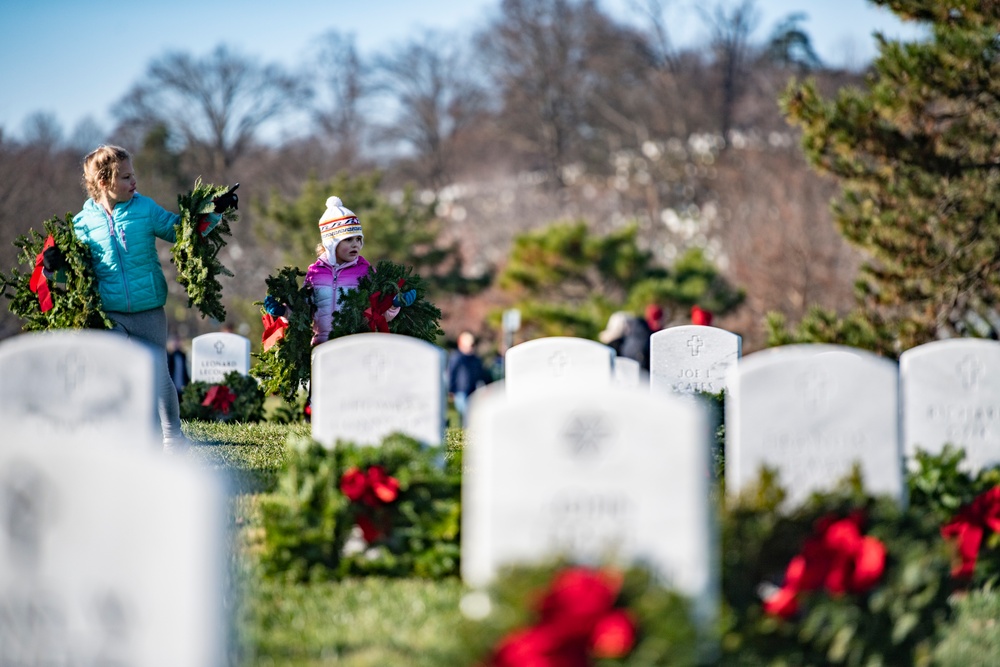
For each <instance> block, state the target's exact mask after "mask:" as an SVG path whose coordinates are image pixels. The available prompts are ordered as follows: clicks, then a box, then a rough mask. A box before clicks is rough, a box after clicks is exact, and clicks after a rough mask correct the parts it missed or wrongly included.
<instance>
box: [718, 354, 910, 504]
mask: <svg viewBox="0 0 1000 667" xmlns="http://www.w3.org/2000/svg"><path fill="white" fill-rule="evenodd" d="M898 378H899V373H898V370H897V366H896V364H895V362H893V361H890V360H888V359H885V358H882V357H878V356H876V355H874V354H872V353H870V352H866V351H864V350H859V349H855V348H849V347H844V346H837V345H790V346H785V347H778V348H774V349H771V350H764V351H762V352H756V353H754V354H752V355H749V356H747V357H744V358H743V359H742V360H741V361H740V363H739V365H737V366H735V367H734V368H733V369H732V370H731V371H730V377H729V379H728V386H729V389H730V392H731V393H730V396H729V399H728V400H727V401H726V491H727V493H730V494H737V493H739V492H740V491H741V490H743V489H744V488H746V487H748V486H750V485H753V484H754V483H756V482H757V480H758V479H759V475H760V471H761V468H762V467H769V468H772V469H775V470H777V472H778V476H779V483H780V484H781V485H782V486H783V487H784V488H785V489H786V491H788V496H787V501H788V503H789V504H790V505H793V506H794V505H795V504H798V503H800V502H801V501H803V500H805V499H806V498H807V497H808V495H809V494H810V493H811V492H813V491H821V490H829V489H830V488H832V487H833V486H834V485H835V484H836V483H837V482H839V481H840V480H842V479H843V478H845V477H846V476H848V475H849V474H850V473H851V470H852V468H853V466H854V465H855V464H858V465H859V466H860V472H861V475H862V480H863V482H864V486H865V488H866V489H867V490H868V491H869V492H871V493H875V494H884V495H888V496H891V497H893V498H895V499H897V500H899V501H901V502H902V501H904V500H905V493H904V486H903V459H902V447H901V445H900V439H899V418H898V414H899V401H898V388H897V383H898Z"/></svg>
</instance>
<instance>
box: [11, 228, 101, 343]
mask: <svg viewBox="0 0 1000 667" xmlns="http://www.w3.org/2000/svg"><path fill="white" fill-rule="evenodd" d="M42 224H43V227H44V230H45V234H42V233H39V232H38V231H36V230H34V229H31V230H29V233H28V235H21V236H18V237H17V239H16V240H15V241H14V246H16V247H17V248H18V251H19V252H18V265H19V266H21V267H24V268H25V269H26V270H27V272H26V273H22V272H21V271H20V270H19V269H18V268H17V267H14V268H12V269H11V271H10V273H9V274H3V273H0V284H2V288H3V294H4V296H6V297H7V298H8V299H9V300H10V303H9V304H8V305H9V307H10V312H12V313H14V314H15V315H17V316H18V317H19V318H21V319H22V320H23V324H22V328H23V330H24V331H44V330H47V329H110V328H111V327H112V323H111V321H110V320H109V319H108V318H107V316H106V315H105V314H104V310H103V308H102V306H101V297H100V294H99V293H98V291H97V279H96V277H95V276H94V271H93V269H92V268H91V263H90V249H89V248H88V247H87V245H86V244H85V243H83V242H82V241H79V240H78V239H77V238H76V234H75V232H74V231H73V214H72V213H67V214H66V216H65V217H64V218H59V217H58V216H55V217H52V218H50V219H48V220H46V221H45V222H44V223H42ZM48 235H51V236H52V238H53V240H54V242H55V246H56V247H57V248H58V249H59V250H60V251H62V253H63V255H65V257H66V267H65V268H64V269H62V270H60V271H59V272H58V273H57V274H56V276H55V277H54V278H55V279H50V280H49V281H48V282H49V289H50V292H51V294H52V304H53V306H52V308H51V309H50V310H48V311H46V312H42V309H41V305H40V304H39V301H38V295H37V294H35V293H34V292H32V291H31V288H30V287H29V282H30V281H31V275H32V273H33V272H34V270H35V258H36V257H37V256H38V254H39V253H40V252H42V246H43V245H44V244H45V240H46V238H47V236H48Z"/></svg>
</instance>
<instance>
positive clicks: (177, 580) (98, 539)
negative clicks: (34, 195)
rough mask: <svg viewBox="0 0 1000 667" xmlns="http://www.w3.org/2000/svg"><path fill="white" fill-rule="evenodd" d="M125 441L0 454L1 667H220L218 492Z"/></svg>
mask: <svg viewBox="0 0 1000 667" xmlns="http://www.w3.org/2000/svg"><path fill="white" fill-rule="evenodd" d="M122 340H123V341H124V339H122ZM126 342H127V341H126ZM127 361H128V360H123V362H122V363H123V364H124V363H127ZM87 381H88V380H84V382H87ZM10 423H11V422H10V421H6V420H5V429H6V426H7V425H9V424H10ZM123 437H125V436H123V435H122V434H121V433H118V432H116V431H114V430H109V431H107V432H95V431H93V430H89V431H88V430H82V429H81V430H80V431H78V432H74V433H73V434H71V435H66V434H63V435H55V434H54V433H52V432H48V433H40V434H37V433H36V434H34V435H33V436H32V437H24V436H23V435H22V436H12V435H11V433H10V432H5V434H4V437H3V438H2V441H0V665H143V666H144V667H177V666H178V665H185V666H186V667H216V666H217V665H222V664H226V655H227V653H228V649H227V647H226V636H227V631H228V628H229V627H230V624H229V623H228V622H226V620H225V608H226V607H225V599H226V597H227V596H226V593H225V590H224V583H223V582H224V572H225V558H226V556H225V554H226V551H225V548H224V544H223V542H224V535H225V532H226V526H225V521H224V512H225V510H224V507H225V500H224V493H223V492H222V489H221V484H219V481H218V480H217V479H215V478H212V477H209V476H208V475H207V473H206V472H205V471H204V470H202V469H199V468H197V467H195V466H193V465H192V464H191V463H189V462H186V461H182V460H174V459H170V458H164V457H163V456H162V455H155V454H152V453H151V452H150V451H141V450H143V449H146V450H148V449H151V448H152V445H153V444H156V445H159V439H158V438H153V437H152V436H144V434H143V433H142V432H140V431H136V432H134V433H132V434H131V436H130V437H128V442H127V443H122V442H116V441H120V440H121V439H122V438H123ZM136 441H139V443H138V445H139V446H138V447H136V446H135V444H136ZM123 444H128V445H132V446H130V447H123V446H122V445H123Z"/></svg>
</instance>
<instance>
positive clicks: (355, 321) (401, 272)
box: [330, 260, 444, 343]
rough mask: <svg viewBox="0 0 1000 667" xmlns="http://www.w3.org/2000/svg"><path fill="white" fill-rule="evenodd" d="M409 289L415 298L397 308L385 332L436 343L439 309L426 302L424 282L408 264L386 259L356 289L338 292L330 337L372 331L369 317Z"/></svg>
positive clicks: (439, 331) (440, 334)
mask: <svg viewBox="0 0 1000 667" xmlns="http://www.w3.org/2000/svg"><path fill="white" fill-rule="evenodd" d="M409 290H416V300H415V301H414V302H413V303H412V304H411V305H409V306H403V307H402V308H400V311H399V314H398V315H396V317H394V318H393V319H392V321H391V322H388V323H387V328H388V333H394V334H402V335H404V336H412V337H414V338H419V339H420V340H425V341H427V342H428V343H436V342H437V339H438V337H439V336H443V335H444V331H442V330H441V328H440V327H439V326H438V322H439V321H440V320H441V310H440V309H439V308H438V307H437V306H435V305H434V304H432V303H431V302H430V301H427V298H426V296H427V283H426V282H425V281H424V280H423V279H422V278H421V277H420V276H418V275H416V274H414V273H413V268H412V267H407V266H403V265H401V264H396V263H395V262H392V261H389V260H380V261H379V262H378V264H377V265H376V266H375V267H374V268H373V270H371V271H369V272H368V275H366V276H364V277H363V278H361V280H359V281H358V287H357V289H353V290H345V291H343V292H341V294H340V301H339V302H338V306H337V310H336V311H335V312H334V313H333V323H332V326H331V329H330V339H331V340H332V339H334V338H339V337H340V336H349V335H351V334H357V333H368V332H371V331H375V330H376V326H377V325H375V324H374V322H373V320H377V319H378V318H379V317H381V316H382V315H383V314H384V312H385V310H386V309H387V308H388V307H389V306H391V304H392V298H393V297H395V296H396V295H397V294H400V293H401V292H408V291H409ZM366 312H367V314H366ZM383 319H384V318H383Z"/></svg>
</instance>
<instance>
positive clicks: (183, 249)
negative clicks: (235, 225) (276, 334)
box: [170, 178, 238, 322]
mask: <svg viewBox="0 0 1000 667" xmlns="http://www.w3.org/2000/svg"><path fill="white" fill-rule="evenodd" d="M228 189H229V188H228V187H226V186H224V185H210V184H205V183H202V182H201V179H200V178H199V179H198V180H197V181H195V184H194V188H193V189H192V190H191V191H190V192H189V193H187V194H186V195H179V196H178V197H177V206H178V208H179V210H180V215H181V219H180V221H179V222H178V223H177V224H176V225H175V226H174V229H175V231H176V233H177V241H176V242H175V243H174V245H173V247H172V248H171V250H170V253H171V256H172V257H171V261H172V262H173V263H174V264H175V265H176V266H177V282H178V283H180V284H181V286H182V287H183V288H184V289H185V290H186V291H187V295H188V307H189V308H190V307H191V306H194V307H196V308H197V309H198V310H199V312H201V316H202V317H206V316H207V317H211V318H213V319H215V320H217V321H219V322H223V321H225V319H226V309H225V307H224V306H223V305H222V285H220V284H219V280H218V276H220V275H224V276H230V277H232V276H233V273H232V271H230V270H229V269H227V268H226V267H225V266H223V265H222V262H220V261H219V257H218V255H219V251H220V250H222V248H223V247H224V246H225V245H226V239H225V238H224V237H226V236H232V232H231V231H230V229H229V223H230V222H235V221H236V220H237V217H238V214H237V213H236V211H235V210H233V209H228V210H226V211H225V212H223V214H222V220H220V221H219V224H217V225H216V226H215V227H214V228H212V229H211V230H210V231H209V232H208V233H207V234H205V235H204V236H202V233H201V231H200V230H199V226H200V224H201V219H202V216H203V215H206V214H209V213H212V212H214V211H215V203H214V201H213V200H214V199H215V198H216V197H218V196H219V195H221V194H224V193H225V192H226V191H227V190H228Z"/></svg>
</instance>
